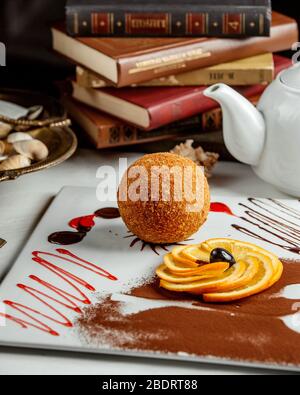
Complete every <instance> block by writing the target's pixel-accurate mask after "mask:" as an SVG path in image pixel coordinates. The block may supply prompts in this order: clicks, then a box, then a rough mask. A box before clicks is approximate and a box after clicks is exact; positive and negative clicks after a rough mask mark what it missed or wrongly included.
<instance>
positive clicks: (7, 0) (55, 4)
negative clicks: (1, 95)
mask: <svg viewBox="0 0 300 395" xmlns="http://www.w3.org/2000/svg"><path fill="white" fill-rule="evenodd" d="M144 1H146V0H144ZM297 3H299V0H274V1H273V8H274V9H275V10H278V11H281V12H283V13H285V14H287V15H290V16H292V17H294V18H296V19H297V20H298V22H300V6H299V4H297ZM64 7H65V0H0V41H2V42H4V44H6V47H7V67H0V87H2V88H3V87H18V88H22V87H30V88H31V89H38V90H44V91H51V90H52V89H53V87H52V85H51V82H52V81H53V80H59V79H63V78H64V77H66V76H67V75H68V74H69V73H70V71H71V70H72V66H70V65H69V64H68V63H66V62H65V61H63V60H61V58H60V57H59V56H57V55H55V54H54V53H52V52H51V34H50V29H49V28H50V26H51V24H53V22H55V21H57V20H62V19H63V18H64Z"/></svg>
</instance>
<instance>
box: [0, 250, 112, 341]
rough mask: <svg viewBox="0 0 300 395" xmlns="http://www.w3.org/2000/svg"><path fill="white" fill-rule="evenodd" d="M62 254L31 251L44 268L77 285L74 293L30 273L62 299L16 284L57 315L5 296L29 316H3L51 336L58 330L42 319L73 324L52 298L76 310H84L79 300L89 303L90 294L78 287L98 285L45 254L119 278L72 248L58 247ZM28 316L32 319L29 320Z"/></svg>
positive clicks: (90, 270) (11, 305)
mask: <svg viewBox="0 0 300 395" xmlns="http://www.w3.org/2000/svg"><path fill="white" fill-rule="evenodd" d="M56 251H57V252H58V254H59V255H57V254H53V253H50V252H42V251H34V252H33V253H32V256H33V257H32V260H33V261H34V262H36V263H37V264H39V265H41V266H43V267H44V268H45V269H47V270H48V271H50V272H51V273H53V274H55V275H56V276H57V277H59V278H60V279H61V280H63V281H64V282H65V283H66V284H68V285H69V286H71V288H73V289H74V293H69V292H67V291H66V290H64V289H61V288H58V287H57V286H55V284H51V283H49V282H47V281H45V280H43V279H41V278H40V277H37V276H34V275H30V276H29V278H30V279H31V280H32V281H34V282H36V283H38V284H40V285H42V286H43V287H44V288H45V290H47V289H48V290H50V291H52V292H53V293H54V294H56V295H57V296H59V297H60V298H61V299H62V300H60V299H57V298H55V297H54V296H51V295H49V294H47V293H45V292H42V291H40V290H38V289H36V288H34V287H31V286H28V285H25V284H17V287H18V288H20V289H22V290H23V291H24V292H26V293H27V294H29V295H31V296H32V297H33V298H34V299H36V300H38V301H39V302H41V303H42V304H44V305H45V306H46V307H48V308H49V309H50V310H52V311H53V312H54V313H55V315H57V318H54V317H52V316H50V315H47V314H44V313H43V312H42V311H39V310H36V309H34V308H32V307H30V306H26V305H24V304H21V303H18V302H13V301H10V300H4V301H3V303H4V304H6V305H7V306H9V307H11V308H12V309H14V310H16V311H18V312H19V313H21V314H23V315H24V316H25V317H26V319H23V318H19V317H15V316H12V315H10V314H4V313H0V316H2V317H4V318H6V319H8V320H10V321H13V322H15V323H16V324H18V325H20V326H21V327H22V328H28V327H33V328H36V329H38V330H40V331H42V332H46V333H48V334H50V335H52V336H59V333H58V332H57V331H55V330H54V329H53V328H51V327H50V326H49V325H47V324H46V323H45V322H43V319H46V320H49V321H52V322H54V323H55V324H58V325H61V326H64V327H67V328H70V327H72V326H73V324H72V322H71V320H70V319H69V318H68V317H66V316H65V315H64V314H63V313H62V312H61V311H59V310H58V309H57V308H55V307H54V306H53V305H52V304H51V302H54V303H57V304H60V305H61V306H63V307H64V308H68V309H70V310H72V311H74V312H76V313H79V314H80V313H81V312H82V311H81V308H80V304H82V305H85V306H86V305H90V304H91V301H90V300H89V298H88V296H87V295H86V294H85V293H84V292H82V291H81V289H80V288H79V287H83V288H85V289H87V290H88V291H90V292H95V291H96V289H95V287H93V286H92V285H91V284H89V283H87V282H86V281H85V280H84V279H82V278H80V277H78V276H76V275H74V274H72V273H71V272H70V271H67V270H65V269H63V268H61V267H60V266H59V265H58V263H51V262H50V261H49V260H47V259H45V257H48V259H49V258H55V260H61V261H63V262H64V263H70V264H72V265H75V266H78V267H81V268H82V269H85V270H86V271H89V272H92V273H95V274H96V275H98V276H100V277H104V278H106V279H107V280H110V281H116V280H118V279H117V277H115V276H113V275H112V274H110V273H109V272H107V271H106V270H104V269H102V268H101V267H99V266H97V265H94V264H93V263H91V262H88V261H86V260H84V259H82V258H79V257H78V256H76V255H74V254H72V253H71V252H70V251H68V250H65V249H57V250H56ZM27 319H29V321H27Z"/></svg>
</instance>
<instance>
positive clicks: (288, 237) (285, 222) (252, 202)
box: [232, 198, 300, 255]
mask: <svg viewBox="0 0 300 395" xmlns="http://www.w3.org/2000/svg"><path fill="white" fill-rule="evenodd" d="M248 202H249V204H244V203H239V206H240V207H243V208H244V209H245V211H244V216H241V217H240V219H242V220H243V221H245V222H247V223H248V224H251V225H253V226H255V227H256V228H258V229H259V230H260V233H259V234H258V233H256V232H255V231H252V230H250V229H248V228H246V227H243V226H240V225H236V224H233V225H232V227H233V228H234V229H236V230H238V231H240V232H242V233H244V234H246V235H247V236H250V237H253V238H255V239H258V240H262V241H264V242H267V243H270V244H272V245H274V246H277V247H280V248H282V249H284V250H286V251H289V252H292V253H295V254H298V255H300V222H297V221H295V220H298V221H300V211H298V210H296V209H294V208H292V207H289V206H287V205H286V204H284V203H282V202H278V201H277V200H275V199H266V200H260V199H256V198H249V199H248ZM253 206H254V207H253ZM264 232H265V233H264ZM263 235H264V236H263ZM283 242H284V243H283Z"/></svg>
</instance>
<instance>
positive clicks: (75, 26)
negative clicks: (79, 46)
mask: <svg viewBox="0 0 300 395" xmlns="http://www.w3.org/2000/svg"><path fill="white" fill-rule="evenodd" d="M73 22H74V33H75V34H78V33H79V22H78V13H77V12H74V14H73Z"/></svg>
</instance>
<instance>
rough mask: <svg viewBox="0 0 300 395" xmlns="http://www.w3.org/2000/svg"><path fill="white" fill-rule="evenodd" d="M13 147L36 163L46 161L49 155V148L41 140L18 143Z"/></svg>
mask: <svg viewBox="0 0 300 395" xmlns="http://www.w3.org/2000/svg"><path fill="white" fill-rule="evenodd" d="M13 147H14V149H15V151H16V152H18V153H19V154H21V155H24V156H27V158H29V159H32V160H35V161H39V160H44V159H46V158H47V157H48V155H49V150H48V148H47V146H46V145H45V144H44V143H43V142H42V141H40V140H34V139H33V140H28V141H17V142H16V143H14V144H13Z"/></svg>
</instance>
